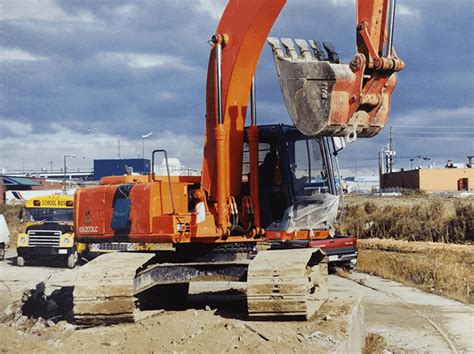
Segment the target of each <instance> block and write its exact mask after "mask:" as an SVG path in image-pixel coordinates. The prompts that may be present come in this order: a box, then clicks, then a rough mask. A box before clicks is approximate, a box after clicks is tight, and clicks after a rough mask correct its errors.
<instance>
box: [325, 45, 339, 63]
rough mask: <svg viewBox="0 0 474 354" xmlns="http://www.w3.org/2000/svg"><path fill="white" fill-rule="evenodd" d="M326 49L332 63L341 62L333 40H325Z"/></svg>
mask: <svg viewBox="0 0 474 354" xmlns="http://www.w3.org/2000/svg"><path fill="white" fill-rule="evenodd" d="M323 46H324V49H326V52H327V53H328V58H329V61H330V62H331V63H335V64H340V63H341V60H340V59H339V53H338V52H337V51H336V48H335V47H334V44H332V43H331V42H323Z"/></svg>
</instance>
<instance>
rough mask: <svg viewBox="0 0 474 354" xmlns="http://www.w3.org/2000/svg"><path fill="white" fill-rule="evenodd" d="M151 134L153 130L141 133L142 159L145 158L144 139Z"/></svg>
mask: <svg viewBox="0 0 474 354" xmlns="http://www.w3.org/2000/svg"><path fill="white" fill-rule="evenodd" d="M152 135H153V132H149V133H147V134H144V135H142V159H144V158H145V139H146V138H149V137H150V136H152Z"/></svg>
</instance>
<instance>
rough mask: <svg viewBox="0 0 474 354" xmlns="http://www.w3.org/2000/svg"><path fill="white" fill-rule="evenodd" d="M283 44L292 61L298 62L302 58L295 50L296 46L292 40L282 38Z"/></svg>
mask: <svg viewBox="0 0 474 354" xmlns="http://www.w3.org/2000/svg"><path fill="white" fill-rule="evenodd" d="M281 44H283V47H284V48H285V49H286V53H287V54H288V56H289V57H290V58H291V60H293V61H296V60H298V59H299V58H300V56H299V53H298V51H297V50H296V48H295V44H294V43H293V40H291V39H290V38H282V39H281Z"/></svg>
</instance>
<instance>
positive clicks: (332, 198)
mask: <svg viewBox="0 0 474 354" xmlns="http://www.w3.org/2000/svg"><path fill="white" fill-rule="evenodd" d="M336 140H337V138H334V139H333V138H325V137H317V138H313V137H308V136H306V135H304V134H302V133H301V132H300V131H299V130H298V129H297V128H296V127H294V126H288V125H265V126H259V191H260V196H259V200H260V220H261V226H262V227H263V228H265V229H266V230H268V231H276V230H278V231H288V232H293V231H296V230H301V229H304V230H312V229H317V228H321V227H326V226H328V225H332V224H333V223H334V222H335V220H336V217H337V210H338V200H339V199H338V197H337V195H338V194H339V190H340V188H339V187H338V186H337V183H336V176H337V175H338V171H337V163H336V155H337V151H338V145H337V144H336V143H335V141H336ZM245 150H246V149H245V148H244V165H243V172H244V175H245V174H246V173H247V170H248V169H247V168H246V165H247V164H248V163H247V161H246V160H247V159H246V158H245V156H246V153H245ZM244 191H245V188H244Z"/></svg>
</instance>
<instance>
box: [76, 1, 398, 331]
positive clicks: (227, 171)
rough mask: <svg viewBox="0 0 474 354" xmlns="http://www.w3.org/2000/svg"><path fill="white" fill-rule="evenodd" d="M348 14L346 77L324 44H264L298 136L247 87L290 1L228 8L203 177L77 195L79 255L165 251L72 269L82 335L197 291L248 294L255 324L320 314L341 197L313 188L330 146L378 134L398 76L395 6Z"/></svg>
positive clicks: (133, 179) (328, 170)
mask: <svg viewBox="0 0 474 354" xmlns="http://www.w3.org/2000/svg"><path fill="white" fill-rule="evenodd" d="M356 3H357V29H356V33H357V53H356V54H355V56H354V58H353V59H352V61H351V62H350V64H342V63H341V62H340V59H339V57H338V55H337V53H338V52H337V50H336V49H335V48H334V46H333V45H332V44H331V43H329V42H323V43H321V42H320V41H314V40H308V41H307V40H300V39H297V40H291V39H285V38H283V39H276V38H270V39H268V42H269V44H270V46H271V49H272V53H273V57H274V60H275V63H276V67H277V75H278V77H279V81H280V85H281V88H282V93H283V98H284V101H285V103H286V106H287V109H288V113H289V115H290V117H291V119H292V120H293V122H294V125H293V126H287V125H281V124H273V125H266V126H262V125H258V124H257V111H256V103H255V102H256V96H255V85H254V74H255V69H256V65H257V62H258V59H259V57H260V52H261V50H262V48H263V46H264V44H265V42H266V40H267V37H268V34H269V32H270V30H271V28H272V26H273V23H274V22H275V21H276V18H277V17H278V15H279V13H280V11H281V9H282V8H283V6H284V5H285V1H284V0H252V1H250V0H244V1H242V0H230V1H229V2H228V4H227V6H226V8H225V10H224V12H223V15H222V17H221V20H220V23H219V25H218V26H217V30H216V32H215V34H214V35H212V37H211V40H210V41H209V43H210V44H211V52H210V56H209V61H208V71H207V85H206V114H205V118H204V122H205V141H204V152H203V158H202V174H201V176H171V175H170V173H169V172H168V173H167V175H166V176H157V175H156V174H155V173H153V171H151V173H150V174H148V175H146V176H115V177H104V178H102V179H101V181H100V183H99V185H98V186H93V187H89V188H84V189H80V190H78V191H77V192H76V194H75V205H76V209H75V215H74V227H75V234H76V237H77V238H78V240H79V241H80V242H83V243H91V244H92V243H109V242H132V243H133V242H145V243H157V244H167V245H170V246H171V247H172V249H171V250H168V251H166V252H156V253H152V254H147V253H136V252H120V253H111V254H107V255H104V256H101V257H98V258H97V259H95V260H94V261H92V262H90V263H88V264H87V265H85V266H84V267H81V269H80V270H79V271H78V272H77V274H76V282H75V286H74V313H75V320H76V322H77V323H78V324H83V325H92V324H104V323H116V322H121V321H133V318H134V317H133V313H134V304H135V300H136V298H135V297H138V298H139V303H141V302H142V301H146V299H147V298H150V297H155V296H162V297H167V298H169V299H171V300H172V301H174V302H178V301H179V300H180V299H183V298H185V295H186V294H187V291H188V287H189V283H190V282H193V281H201V280H213V279H219V280H223V279H225V280H229V281H243V282H246V284H247V293H246V294H247V307H248V314H249V316H250V317H252V318H269V317H270V318H272V317H283V318H288V319H291V318H310V317H312V316H313V314H314V313H315V312H316V311H317V310H318V309H319V308H320V306H321V305H322V304H323V303H324V302H325V301H326V300H327V298H328V296H329V295H328V287H327V257H326V255H325V253H324V251H322V249H321V248H320V247H319V246H318V245H317V244H315V243H314V241H315V240H316V239H318V238H319V239H323V238H328V237H329V234H330V230H329V227H326V226H327V225H329V224H331V222H332V221H333V220H334V218H335V217H336V215H337V209H338V208H337V204H338V197H337V195H335V193H320V192H319V188H315V186H314V183H313V182H314V178H313V176H315V175H316V174H322V175H323V176H322V177H324V178H327V180H328V182H329V183H331V184H334V177H333V174H334V164H333V160H332V156H334V154H335V152H336V150H337V147H336V145H337V144H336V138H340V137H341V138H345V139H346V140H348V141H353V140H355V139H356V138H357V137H371V136H374V135H376V134H377V133H379V132H380V130H381V129H382V128H383V127H384V125H385V123H386V121H387V118H388V113H389V109H390V98H391V94H392V92H393V89H394V87H395V85H396V82H397V76H396V72H397V71H400V70H401V69H402V68H403V61H402V60H401V59H399V58H398V57H397V55H396V53H395V51H394V50H393V48H392V44H391V40H392V35H391V33H392V28H393V26H392V24H393V16H394V1H388V0H364V1H362V0H358V1H357V2H356ZM389 3H391V4H392V6H391V7H390V11H389ZM249 100H250V102H249ZM247 112H249V115H250V125H248V126H247V127H246V117H247ZM158 155H164V158H165V161H167V160H168V158H167V152H166V150H163V149H157V150H155V151H154V152H153V155H152V160H153V161H154V160H155V158H156V156H158ZM152 166H154V162H153V163H152ZM328 176H329V178H328ZM331 176H332V177H331ZM331 188H336V187H335V186H334V185H333V186H332V187H331Z"/></svg>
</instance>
